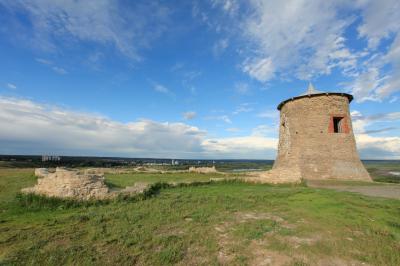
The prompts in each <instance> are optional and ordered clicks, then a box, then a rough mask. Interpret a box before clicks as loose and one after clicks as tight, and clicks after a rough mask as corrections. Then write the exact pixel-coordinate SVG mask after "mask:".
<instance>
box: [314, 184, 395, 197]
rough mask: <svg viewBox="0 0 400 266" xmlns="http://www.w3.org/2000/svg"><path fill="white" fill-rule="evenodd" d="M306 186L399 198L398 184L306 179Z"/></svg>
mask: <svg viewBox="0 0 400 266" xmlns="http://www.w3.org/2000/svg"><path fill="white" fill-rule="evenodd" d="M307 186H309V187H312V188H327V189H334V190H337V191H348V192H356V193H360V194H363V195H366V196H373V197H383V198H391V199H400V184H389V183H376V182H373V183H366V182H362V183H361V182H345V181H343V182H342V181H321V180H308V181H307Z"/></svg>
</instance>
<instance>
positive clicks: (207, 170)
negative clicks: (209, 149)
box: [189, 166, 218, 174]
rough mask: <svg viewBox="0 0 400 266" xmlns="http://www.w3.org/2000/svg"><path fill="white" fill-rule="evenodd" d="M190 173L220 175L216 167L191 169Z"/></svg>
mask: <svg viewBox="0 0 400 266" xmlns="http://www.w3.org/2000/svg"><path fill="white" fill-rule="evenodd" d="M189 172H190V173H199V174H210V173H218V171H217V169H215V166H213V167H189Z"/></svg>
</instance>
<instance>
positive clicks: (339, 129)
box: [249, 85, 371, 183]
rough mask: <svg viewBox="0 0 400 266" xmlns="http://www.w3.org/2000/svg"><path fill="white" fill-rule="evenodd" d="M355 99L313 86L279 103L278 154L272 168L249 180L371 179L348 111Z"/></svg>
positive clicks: (274, 181) (279, 181)
mask: <svg viewBox="0 0 400 266" xmlns="http://www.w3.org/2000/svg"><path fill="white" fill-rule="evenodd" d="M352 99H353V96H351V95H350V94H346V93H323V92H318V91H316V90H315V89H314V88H313V87H312V85H311V86H310V87H309V90H308V91H307V92H306V93H305V94H303V95H300V96H298V97H294V98H291V99H288V100H286V101H283V102H282V103H280V104H279V105H278V110H280V126H279V144H278V155H277V158H276V160H275V163H274V165H273V168H272V170H271V171H269V172H264V173H260V174H259V175H258V176H256V177H249V180H253V181H257V180H258V181H260V182H261V181H263V180H264V181H266V182H269V181H270V182H272V183H281V182H287V181H289V182H299V181H300V179H342V180H362V181H371V177H370V176H369V174H368V172H367V171H366V169H365V168H364V166H363V164H362V163H361V161H360V158H359V156H358V152H357V148H356V142H355V138H354V134H353V128H352V124H351V116H350V111H349V103H350V101H351V100H352ZM257 178H258V179H257Z"/></svg>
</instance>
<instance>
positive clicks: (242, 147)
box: [203, 136, 278, 159]
mask: <svg viewBox="0 0 400 266" xmlns="http://www.w3.org/2000/svg"><path fill="white" fill-rule="evenodd" d="M277 143H278V140H277V139H275V138H266V137H261V136H246V137H232V138H219V139H218V138H216V139H209V140H205V141H204V143H203V145H204V147H205V149H206V150H207V151H208V152H209V153H212V154H214V156H216V158H221V157H224V158H244V157H242V156H243V154H246V155H247V157H246V158H249V159H256V158H258V159H267V158H275V153H276V148H277Z"/></svg>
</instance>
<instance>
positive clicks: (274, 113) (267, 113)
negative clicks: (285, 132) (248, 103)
mask: <svg viewBox="0 0 400 266" xmlns="http://www.w3.org/2000/svg"><path fill="white" fill-rule="evenodd" d="M257 117H260V118H269V119H273V120H278V119H279V111H278V110H277V109H267V110H264V111H262V112H260V113H258V114H257Z"/></svg>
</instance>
